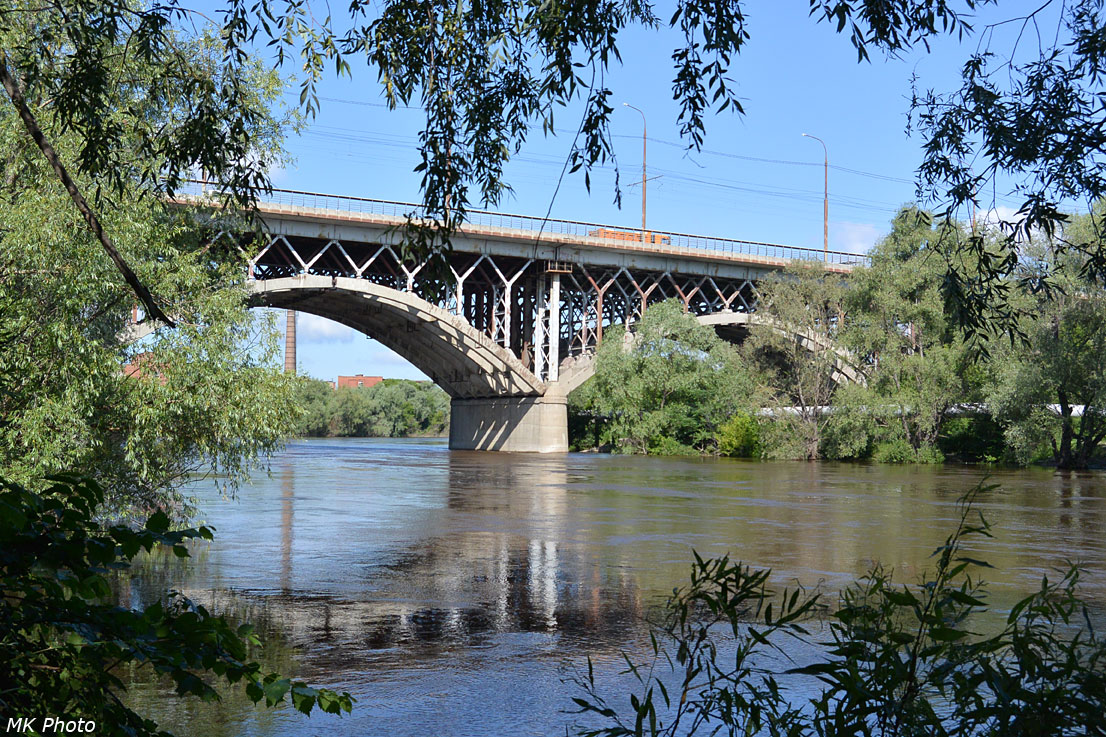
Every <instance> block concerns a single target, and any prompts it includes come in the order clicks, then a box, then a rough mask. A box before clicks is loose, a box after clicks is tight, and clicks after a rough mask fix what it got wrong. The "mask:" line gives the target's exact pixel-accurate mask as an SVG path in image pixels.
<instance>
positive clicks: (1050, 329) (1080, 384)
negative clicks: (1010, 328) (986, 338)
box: [986, 203, 1106, 468]
mask: <svg viewBox="0 0 1106 737" xmlns="http://www.w3.org/2000/svg"><path fill="white" fill-rule="evenodd" d="M1101 212H1102V205H1101V203H1100V204H1099V205H1098V208H1097V212H1096V213H1095V214H1094V215H1085V216H1082V217H1079V218H1075V219H1074V220H1073V222H1072V223H1071V224H1070V226H1069V227H1068V228H1067V229H1066V233H1065V236H1066V237H1069V238H1079V239H1091V238H1094V237H1099V238H1101V235H1098V236H1096V234H1095V232H1094V230H1095V228H1096V227H1097V226H1096V221H1097V219H1098V218H1100V217H1101ZM1027 255H1029V256H1032V257H1033V261H1032V262H1031V263H1032V264H1033V266H1032V270H1030V269H1029V268H1026V269H1025V271H1023V272H1022V273H1021V274H1020V275H1021V276H1022V277H1023V278H1022V283H1023V284H1025V283H1028V284H1033V283H1035V282H1036V281H1037V277H1039V276H1040V275H1042V274H1045V273H1047V274H1048V276H1049V279H1050V281H1051V282H1052V284H1053V287H1054V288H1052V289H1047V290H1043V289H1024V288H1023V289H1021V290H1019V297H1020V299H1021V305H1020V306H1021V308H1022V309H1021V314H1022V318H1021V328H1022V332H1023V334H1024V335H1025V340H1023V341H1017V342H1014V343H1013V344H1009V345H1004V346H1003V347H1002V349H1001V350H1000V351H999V352H998V353H996V354H995V355H994V357H993V360H992V361H991V363H990V367H991V382H990V383H989V385H988V388H987V397H986V399H987V402H988V404H989V405H990V409H991V411H992V413H993V414H994V416H995V419H996V420H998V422H999V423H1000V425H1001V426H1002V428H1003V431H1004V435H1005V439H1006V443H1007V446H1008V447H1009V449H1010V451H1011V452H1012V454H1013V455H1014V458H1015V459H1016V460H1018V461H1020V462H1023V463H1025V462H1029V461H1032V460H1038V459H1046V458H1049V457H1051V460H1052V461H1053V462H1054V463H1055V464H1056V465H1057V467H1059V468H1086V467H1087V466H1088V465H1089V464H1090V463H1091V461H1092V460H1093V459H1094V456H1095V453H1096V452H1097V450H1098V448H1099V445H1100V444H1101V443H1102V442H1103V440H1106V290H1104V289H1103V287H1102V285H1101V284H1099V283H1096V282H1095V281H1094V280H1093V279H1091V278H1089V277H1088V273H1087V272H1088V266H1087V264H1086V260H1087V258H1089V256H1082V257H1080V256H1076V255H1075V254H1072V253H1070V252H1064V251H1062V250H1058V249H1056V248H1055V247H1054V243H1053V242H1052V241H1041V240H1039V241H1038V243H1036V244H1034V247H1033V248H1032V249H1031V250H1028V252H1027Z"/></svg>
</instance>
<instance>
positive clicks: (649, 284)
mask: <svg viewBox="0 0 1106 737" xmlns="http://www.w3.org/2000/svg"><path fill="white" fill-rule="evenodd" d="M260 211H261V215H262V217H263V220H264V225H265V230H266V232H267V233H268V235H267V236H266V240H265V241H264V242H263V243H262V246H261V248H260V249H259V250H257V252H256V255H255V256H254V257H253V258H252V259H250V261H249V289H250V293H251V300H252V303H253V304H255V305H257V306H267V307H278V308H284V309H290V310H297V311H302V312H309V313H312V314H315V315H319V316H321V317H325V318H328V319H331V320H335V321H336V322H339V323H342V324H344V325H348V326H349V327H351V328H353V329H355V330H358V331H360V332H362V333H364V334H365V335H368V336H369V337H371V338H374V339H375V340H378V341H379V342H381V343H382V344H384V345H386V346H388V347H389V348H390V349H392V350H393V351H395V352H396V353H398V354H399V355H401V356H403V357H404V358H405V359H407V360H409V361H410V362H411V363H412V364H414V365H415V366H416V367H418V368H419V369H420V370H421V371H422V372H423V373H425V374H426V375H427V376H429V377H430V378H431V379H432V380H433V381H434V382H435V383H437V384H438V385H439V386H441V387H442V388H443V389H444V390H445V391H446V392H447V393H448V394H449V395H450V397H451V409H452V415H451V422H450V438H449V444H450V447H451V448H455V449H475V450H506V451H528V452H563V451H565V450H567V448H568V438H567V411H566V397H567V395H568V393H569V392H570V391H571V390H572V389H574V388H576V387H577V386H579V385H580V384H582V383H583V382H584V381H585V380H586V379H587V378H588V377H590V375H591V373H592V372H593V370H594V365H593V363H592V356H593V354H594V350H595V348H596V346H598V345H599V343H600V342H601V341H602V340H603V332H604V329H605V328H609V327H610V326H612V325H619V324H629V323H632V322H634V321H636V320H637V319H639V318H640V317H641V315H642V313H643V312H644V310H645V308H646V307H648V305H650V304H653V303H655V302H659V301H663V300H666V299H673V298H675V299H679V300H680V301H682V302H683V304H684V307H685V309H687V310H688V311H689V312H690V313H692V314H694V315H696V316H697V317H698V318H699V319H700V321H702V322H704V323H707V324H710V325H713V326H715V328H716V330H719V332H720V333H721V334H723V335H724V337H734V336H737V335H739V334H740V333H741V331H744V330H747V329H748V328H749V326H751V325H757V324H763V325H766V326H767V327H769V328H770V329H782V328H781V327H780V326H777V325H771V324H769V323H768V322H766V321H765V320H763V319H761V318H758V317H757V316H756V315H755V314H754V312H755V309H756V302H757V291H756V283H757V280H758V279H760V278H763V277H764V276H765V275H766V274H768V273H770V272H772V271H774V270H777V269H780V268H782V267H783V266H785V265H786V264H787V263H788V262H789V261H791V260H795V259H817V260H822V259H823V253H822V252H821V251H817V250H809V249H800V248H791V247H787V246H780V245H776V244H768V243H756V242H751V241H739V240H731V239H722V238H708V237H701V236H693V235H686V234H680V233H661V232H648V233H645V232H643V231H640V230H637V231H634V230H629V229H618V228H613V227H611V226H604V225H598V224H593V223H582V222H574V221H564V220H544V219H540V218H528V217H523V216H515V215H503V214H497V213H489V212H473V213H470V218H469V222H468V223H466V224H465V226H464V227H463V228H462V229H461V231H460V232H459V233H458V234H456V235H455V237H454V238H453V239H452V245H453V250H452V252H451V253H450V254H449V255H448V267H449V269H450V270H451V271H452V274H453V276H454V278H455V284H454V285H452V286H450V287H449V288H448V289H447V290H445V291H444V293H443V292H442V290H441V289H439V288H438V287H439V286H440V281H439V280H435V279H432V278H430V276H429V275H428V272H429V269H428V268H427V265H426V264H425V263H416V262H412V261H410V260H407V259H404V258H403V256H402V253H403V252H402V249H401V244H402V242H403V237H404V233H403V226H404V225H405V223H406V215H407V214H408V213H415V214H417V206H416V205H411V204H407V203H396V202H387V201H381V200H368V199H359V198H352V197H338V196H331V195H319V194H314V193H307V192H295V191H290V190H276V191H274V192H273V194H272V196H271V198H270V199H269V200H268V201H266V202H265V203H263V204H262V205H261V206H260ZM826 261H827V263H826V266H827V268H828V269H829V270H832V271H838V272H848V271H850V270H851V269H852V268H853V266H854V265H856V264H858V263H862V262H863V261H864V257H862V256H856V255H854V254H844V253H830V254H828V257H827V258H826ZM803 339H804V340H808V339H809V336H807V337H804V338H803ZM839 368H840V370H841V376H842V378H844V379H849V378H852V379H855V378H856V375H855V373H854V372H853V371H852V369H851V368H849V367H848V366H847V364H846V362H844V361H842V362H841V363H840V364H839Z"/></svg>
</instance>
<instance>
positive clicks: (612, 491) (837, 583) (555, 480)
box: [146, 441, 1106, 735]
mask: <svg viewBox="0 0 1106 737" xmlns="http://www.w3.org/2000/svg"><path fill="white" fill-rule="evenodd" d="M980 476H981V473H979V472H977V471H973V470H965V469H958V468H951V467H949V468H898V467H887V466H849V465H833V464H804V463H800V464H790V463H779V464H773V463H744V462H730V461H701V460H698V459H691V460H687V459H648V458H644V459H643V458H623V457H601V456H589V455H570V456H561V457H545V456H517V455H506V454H482V453H461V452H455V453H451V452H449V451H448V450H446V449H445V448H444V447H443V446H442V445H440V444H437V443H433V442H425V441H420V442H395V441H388V442H384V441H307V442H302V443H296V444H293V445H292V446H291V447H290V448H289V449H288V451H287V453H286V454H285V455H284V456H283V458H282V459H281V462H280V464H279V465H278V466H277V467H276V469H275V470H274V478H273V480H272V481H271V482H268V483H265V482H262V483H259V484H257V485H256V486H254V487H251V488H249V489H246V490H243V492H242V494H241V497H240V499H239V500H238V501H236V502H226V501H223V500H221V499H220V498H219V497H218V496H217V494H216V493H214V492H212V493H210V494H206V496H204V499H203V502H202V503H203V507H204V510H205V512H204V516H205V518H206V519H207V520H208V521H210V522H212V523H213V524H214V525H215V526H216V527H217V528H218V532H217V540H216V543H215V544H214V545H213V546H212V547H211V549H210V551H209V552H208V553H207V555H206V556H205V557H204V559H203V560H201V561H198V562H197V564H196V565H193V566H191V567H189V568H179V569H175V572H174V574H173V575H174V576H175V577H176V578H175V579H174V580H173V581H172V582H171V583H172V584H173V585H175V586H176V587H177V588H181V589H184V590H185V591H186V593H189V594H190V595H192V596H193V597H194V598H195V599H197V600H199V601H202V602H205V603H209V604H212V605H214V606H215V607H216V608H219V609H225V610H229V611H239V610H242V609H248V610H249V611H250V612H251V616H254V615H256V614H258V613H259V612H260V613H262V616H261V617H260V618H261V619H262V620H263V621H264V622H265V623H267V625H266V626H267V627H268V629H269V632H270V634H273V635H278V636H279V637H280V638H281V640H282V641H283V642H286V643H288V644H290V645H294V646H298V647H299V648H300V653H301V654H300V656H299V658H298V665H299V668H300V675H301V676H305V677H307V678H310V679H312V680H316V681H321V682H325V683H329V684H332V685H336V686H340V687H341V688H345V689H349V690H351V691H354V692H355V693H357V694H359V695H360V697H361V699H362V704H361V707H360V708H359V709H358V712H357V714H355V716H354V718H353V719H346V720H343V721H341V722H334V723H331V722H329V721H326V720H324V721H323V722H319V721H318V720H316V719H312V720H311V721H310V722H304V723H300V722H297V721H294V720H293V721H289V722H288V723H287V724H284V725H283V726H282V729H284V730H291V731H297V730H298V731H301V732H302V733H305V734H307V733H316V732H318V731H319V729H320V726H319V725H320V724H326V725H327V728H326V730H325V731H328V732H334V731H335V730H337V731H338V733H345V734H361V733H380V732H384V731H388V730H389V729H390V730H391V731H393V732H395V733H396V734H407V733H413V732H416V731H418V732H432V733H435V734H443V735H450V734H498V733H501V732H505V731H518V726H519V725H520V724H525V725H527V726H528V727H532V729H531V732H532V733H534V734H549V733H562V734H563V732H564V727H563V725H564V722H565V717H564V715H563V714H561V713H560V710H562V709H564V708H566V707H568V706H569V705H570V704H569V702H568V697H569V696H570V695H571V688H570V687H568V686H565V685H563V684H562V683H561V682H560V676H561V675H562V673H563V667H564V664H565V663H566V662H570V663H576V664H579V663H580V662H582V659H583V656H584V655H592V656H596V657H597V658H598V662H599V667H600V670H601V671H602V673H601V677H602V678H607V679H616V678H617V676H616V673H617V671H618V669H619V666H618V661H617V657H616V655H617V653H618V651H619V650H620V649H622V648H626V647H630V648H634V647H641V646H642V645H643V643H644V641H645V640H644V638H645V637H646V636H647V632H646V629H645V627H644V625H643V618H644V617H646V616H648V615H649V614H650V612H653V611H655V607H656V606H657V605H659V604H660V603H661V602H662V601H663V599H664V597H665V596H666V595H667V594H669V593H670V592H671V590H672V588H673V587H674V586H677V585H680V584H682V583H683V582H684V581H685V579H686V576H687V573H688V570H689V561H690V559H691V551H692V550H693V549H695V550H698V551H700V552H701V553H703V554H707V555H717V554H721V553H724V552H729V553H731V555H733V556H734V557H735V558H738V559H742V560H745V561H749V562H752V563H754V564H756V565H758V566H762V567H771V568H772V569H773V571H774V578H775V579H776V580H777V581H778V582H781V583H787V582H794V581H798V582H801V583H802V584H804V585H806V586H817V585H823V586H825V587H826V588H828V589H830V590H835V589H837V588H839V587H841V586H843V585H846V584H847V583H848V582H849V581H851V580H852V579H853V578H855V576H856V575H858V574H860V573H862V572H863V571H864V570H866V569H867V568H868V567H869V566H870V565H871V564H872V563H874V562H875V561H879V562H882V563H883V564H884V565H887V566H892V567H894V568H895V569H896V571H897V572H898V574H899V575H900V576H901V577H904V578H915V577H917V576H918V575H919V574H920V573H921V571H922V570H924V569H925V567H927V566H928V565H929V553H930V552H931V551H932V549H933V548H934V547H935V546H936V545H937V544H938V543H939V542H940V541H941V540H942V539H943V538H944V537H945V536H946V535H947V534H948V532H949V531H950V530H951V529H952V526H953V524H954V522H955V519H956V517H957V507H956V500H957V498H958V497H959V496H960V495H961V494H962V493H963V491H964V490H965V489H967V488H969V487H971V486H972V485H973V484H974V483H976V482H977V481H978V480H979V478H980ZM993 480H994V481H996V482H999V483H1001V484H1002V486H1001V488H999V489H996V490H993V491H990V492H987V493H986V494H985V495H984V496H983V497H982V499H981V503H980V508H981V510H982V511H984V512H985V513H986V514H987V516H988V518H989V519H990V521H991V522H992V524H993V526H994V531H995V533H996V540H994V541H989V542H987V543H986V544H985V545H977V546H975V547H976V548H977V551H976V552H977V554H978V556H979V557H983V558H985V559H987V560H989V561H990V562H992V563H993V564H995V565H996V570H995V572H994V573H993V575H992V576H991V579H992V589H993V591H994V594H995V600H996V602H997V603H998V604H999V605H1000V606H1003V605H1007V604H1008V603H1009V602H1012V601H1013V600H1014V598H1015V597H1016V596H1018V595H1020V594H1021V593H1023V592H1025V591H1028V590H1031V589H1033V588H1035V587H1036V586H1037V584H1038V583H1039V578H1040V576H1041V575H1042V574H1044V573H1046V572H1049V571H1050V570H1051V569H1052V568H1054V567H1058V566H1063V565H1064V564H1065V561H1066V560H1069V559H1070V560H1082V561H1084V562H1085V563H1086V564H1087V565H1088V566H1089V574H1088V576H1087V577H1086V578H1085V581H1086V583H1087V587H1088V593H1089V594H1090V596H1092V597H1093V598H1094V599H1095V600H1097V601H1099V602H1102V601H1104V600H1106V580H1104V576H1103V571H1104V569H1106V565H1104V564H1106V544H1104V541H1103V535H1102V531H1103V523H1104V521H1106V519H1104V518H1106V491H1104V489H1106V484H1104V478H1103V476H1102V475H1098V474H1059V473H1052V472H1049V471H1040V470H1032V471H1024V472H1019V473H1008V472H1000V473H996V474H995V477H994V479H993ZM201 493H202V492H201ZM165 585H167V581H166V580H165V577H164V576H153V577H152V578H151V580H150V586H149V590H148V591H147V592H146V593H147V595H152V594H153V593H155V592H156V591H158V590H164V588H163V587H164V586H165ZM255 618H257V617H256V616H255ZM247 716H248V714H246V716H242V719H243V720H246V721H243V722H242V724H243V725H247V724H252V722H250V721H249V720H248V719H247ZM308 725H310V726H308ZM475 725H484V726H481V727H479V728H477V726H475ZM242 729H243V730H244V731H246V732H248V731H250V728H248V727H247V726H243V727H242ZM182 733H185V734H187V733H189V731H188V730H187V729H185V730H184V731H183V732H182ZM523 733H524V734H525V733H530V732H526V731H523Z"/></svg>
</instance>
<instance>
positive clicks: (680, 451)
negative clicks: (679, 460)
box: [649, 436, 700, 456]
mask: <svg viewBox="0 0 1106 737" xmlns="http://www.w3.org/2000/svg"><path fill="white" fill-rule="evenodd" d="M649 455H651V456H697V455H700V451H699V450H698V449H697V448H693V447H692V446H690V445H685V444H684V443H681V442H680V441H679V440H677V439H676V438H669V437H664V436H661V437H658V438H654V439H653V440H652V441H651V442H650V443H649Z"/></svg>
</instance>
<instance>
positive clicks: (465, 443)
mask: <svg viewBox="0 0 1106 737" xmlns="http://www.w3.org/2000/svg"><path fill="white" fill-rule="evenodd" d="M449 447H450V448H452V449H454V450H502V451H508V452H516V453H565V452H567V451H568V407H567V404H566V402H565V398H564V397H563V396H560V397H557V396H547V397H490V398H487V399H454V400H453V401H452V402H450V417H449Z"/></svg>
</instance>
